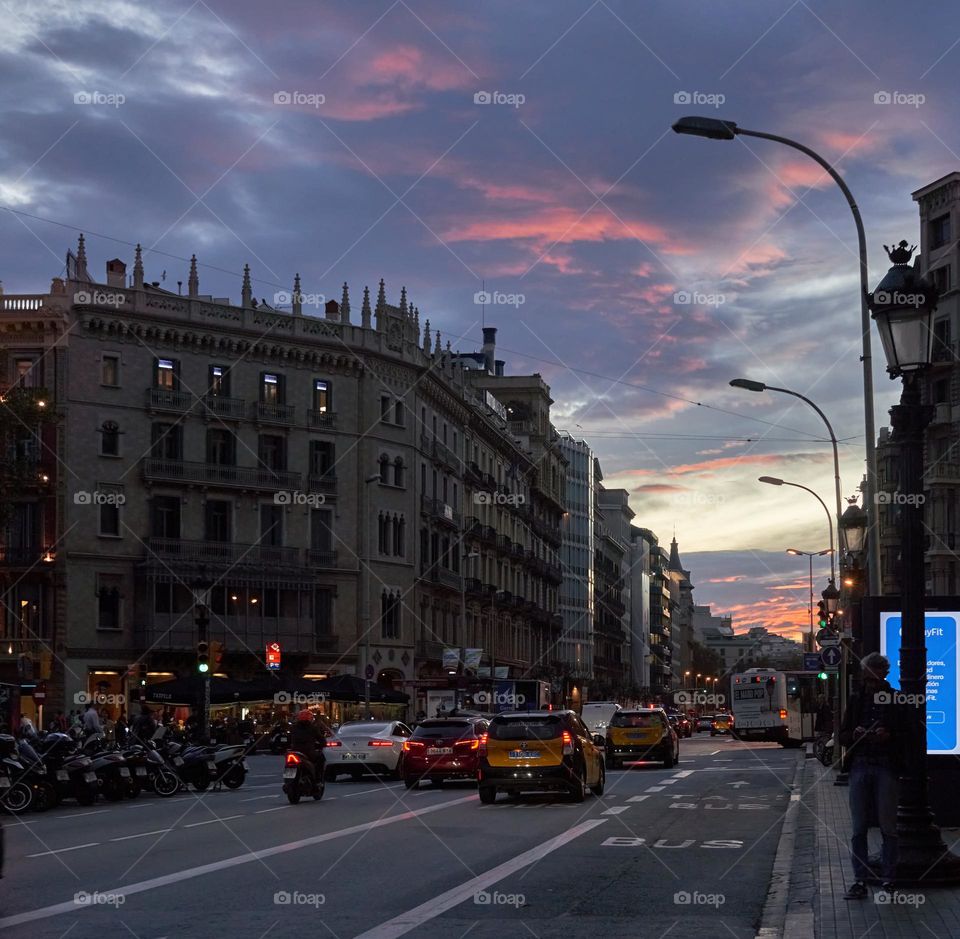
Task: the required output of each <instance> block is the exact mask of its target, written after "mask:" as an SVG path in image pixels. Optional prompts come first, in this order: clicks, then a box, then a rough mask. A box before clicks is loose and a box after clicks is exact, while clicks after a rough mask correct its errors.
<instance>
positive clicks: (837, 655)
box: [820, 646, 843, 671]
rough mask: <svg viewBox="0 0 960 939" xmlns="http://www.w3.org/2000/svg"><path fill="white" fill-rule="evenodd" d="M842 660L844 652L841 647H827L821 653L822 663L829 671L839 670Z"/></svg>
mask: <svg viewBox="0 0 960 939" xmlns="http://www.w3.org/2000/svg"><path fill="white" fill-rule="evenodd" d="M842 659H843V650H841V648H840V646H826V647H825V648H824V649H823V650H822V651H821V652H820V661H821V662H822V663H823V667H824V668H825V669H827V670H828V671H829V670H830V669H833V668H838V667H839V665H840V661H841V660H842Z"/></svg>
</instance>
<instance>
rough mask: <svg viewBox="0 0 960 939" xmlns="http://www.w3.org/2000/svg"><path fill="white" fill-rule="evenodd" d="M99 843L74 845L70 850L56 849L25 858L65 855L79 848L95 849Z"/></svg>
mask: <svg viewBox="0 0 960 939" xmlns="http://www.w3.org/2000/svg"><path fill="white" fill-rule="evenodd" d="M98 844H100V842H99V841H91V842H90V843H89V844H75V845H74V846H73V847H72V848H57V849H56V851H41V852H40V853H39V854H28V855H27V857H46V856H47V855H48V854H66V853H67V851H79V850H80V849H81V848H95V847H96V846H97V845H98Z"/></svg>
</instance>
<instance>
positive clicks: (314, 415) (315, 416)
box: [307, 411, 337, 428]
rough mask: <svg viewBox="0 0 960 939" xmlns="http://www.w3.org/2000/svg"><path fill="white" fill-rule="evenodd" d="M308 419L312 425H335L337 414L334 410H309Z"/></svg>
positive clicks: (322, 426) (321, 426)
mask: <svg viewBox="0 0 960 939" xmlns="http://www.w3.org/2000/svg"><path fill="white" fill-rule="evenodd" d="M307 420H308V422H309V424H310V426H311V427H319V428H324V427H327V428H329V427H335V426H336V424H337V415H336V414H334V413H333V412H332V411H307Z"/></svg>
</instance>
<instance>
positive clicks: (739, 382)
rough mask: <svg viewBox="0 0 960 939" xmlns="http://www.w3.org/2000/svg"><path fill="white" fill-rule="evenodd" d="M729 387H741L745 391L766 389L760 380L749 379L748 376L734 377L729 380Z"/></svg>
mask: <svg viewBox="0 0 960 939" xmlns="http://www.w3.org/2000/svg"><path fill="white" fill-rule="evenodd" d="M730 387H731V388H743V389H744V390H745V391H766V390H767V386H766V385H765V384H764V383H763V382H762V381H751V380H750V379H749V378H734V379H733V381H731V382H730Z"/></svg>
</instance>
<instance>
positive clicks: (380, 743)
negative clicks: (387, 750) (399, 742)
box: [367, 740, 393, 747]
mask: <svg viewBox="0 0 960 939" xmlns="http://www.w3.org/2000/svg"><path fill="white" fill-rule="evenodd" d="M367 746H368V747H392V746H393V741H392V740H368V741H367Z"/></svg>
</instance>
